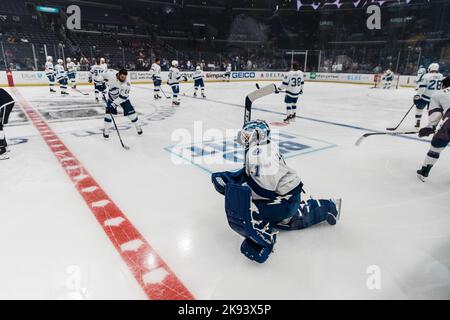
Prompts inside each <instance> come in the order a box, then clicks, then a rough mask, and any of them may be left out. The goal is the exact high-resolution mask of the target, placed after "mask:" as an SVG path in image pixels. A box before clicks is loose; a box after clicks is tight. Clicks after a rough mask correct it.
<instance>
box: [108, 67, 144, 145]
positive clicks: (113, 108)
mask: <svg viewBox="0 0 450 320" xmlns="http://www.w3.org/2000/svg"><path fill="white" fill-rule="evenodd" d="M127 77H128V72H127V70H125V69H120V70H119V71H116V70H108V71H107V72H105V73H103V79H104V81H105V83H106V86H107V88H108V94H107V96H108V99H107V101H106V112H105V119H104V128H103V137H104V138H105V139H108V138H109V131H110V130H111V128H112V126H113V124H112V122H113V119H112V117H113V115H116V114H117V107H119V106H120V107H121V108H122V109H123V115H124V116H126V117H128V118H129V119H130V121H131V123H133V124H134V126H135V128H136V131H137V133H138V135H141V134H142V133H143V131H142V127H141V125H140V123H139V119H138V116H137V114H136V111H135V110H134V107H133V105H132V104H131V102H130V90H131V84H130V82H129V81H128V79H127Z"/></svg>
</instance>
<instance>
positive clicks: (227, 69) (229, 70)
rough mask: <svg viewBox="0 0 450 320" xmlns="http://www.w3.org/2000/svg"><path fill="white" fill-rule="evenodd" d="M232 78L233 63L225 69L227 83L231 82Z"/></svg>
mask: <svg viewBox="0 0 450 320" xmlns="http://www.w3.org/2000/svg"><path fill="white" fill-rule="evenodd" d="M230 78H231V63H229V64H227V67H226V69H225V81H226V82H230Z"/></svg>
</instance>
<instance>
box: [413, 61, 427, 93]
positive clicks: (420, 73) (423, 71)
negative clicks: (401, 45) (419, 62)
mask: <svg viewBox="0 0 450 320" xmlns="http://www.w3.org/2000/svg"><path fill="white" fill-rule="evenodd" d="M426 73H427V70H426V69H425V68H424V67H423V66H420V67H419V70H417V77H416V80H414V82H415V83H416V91H417V90H418V89H419V85H420V83H421V82H422V79H423V76H424V75H425V74H426Z"/></svg>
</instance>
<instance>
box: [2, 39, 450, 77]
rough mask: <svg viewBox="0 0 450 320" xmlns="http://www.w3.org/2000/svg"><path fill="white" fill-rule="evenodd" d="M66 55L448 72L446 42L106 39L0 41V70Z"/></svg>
mask: <svg viewBox="0 0 450 320" xmlns="http://www.w3.org/2000/svg"><path fill="white" fill-rule="evenodd" d="M47 56H52V57H53V61H54V62H55V63H56V61H57V59H63V60H64V61H65V60H66V58H67V57H70V58H72V59H73V58H76V59H77V60H78V61H79V62H80V63H81V70H89V65H91V64H92V63H93V61H94V60H95V58H97V57H104V58H105V59H106V60H107V62H108V64H109V66H110V67H112V68H118V67H125V68H127V69H129V70H138V71H143V70H145V71H147V70H149V68H150V66H151V62H152V61H153V60H154V58H155V57H156V56H159V57H161V58H162V68H163V70H168V68H169V67H170V60H172V59H177V60H179V62H180V67H181V69H184V70H187V69H193V68H194V67H195V66H196V65H197V64H202V66H203V67H204V69H205V70H209V71H224V70H225V68H226V65H227V64H231V65H232V69H233V71H241V70H244V71H245V70H246V71H251V70H288V69H289V68H290V67H291V65H292V63H293V62H294V61H298V62H299V63H300V66H301V68H302V69H303V70H304V71H311V72H336V73H339V72H349V73H380V72H382V71H384V70H386V69H388V68H389V69H391V70H392V71H394V72H395V73H397V74H414V73H415V72H416V71H417V69H418V67H419V66H420V65H423V66H428V65H429V64H430V63H432V62H438V63H439V64H440V65H441V72H442V73H444V74H448V73H449V72H450V47H445V46H441V47H438V46H424V47H407V48H406V49H390V48H385V47H382V48H373V47H370V46H367V47H365V46H358V47H356V46H353V47H350V48H348V49H328V50H315V49H314V50H307V49H305V50H298V49H293V50H274V49H268V48H264V47H262V48H261V47H260V48H255V47H248V48H245V47H244V48H243V47H223V48H218V49H217V50H216V51H199V50H198V51H192V50H191V51H183V50H177V49H175V48H174V47H172V46H170V45H168V44H165V45H160V46H158V49H157V50H155V48H154V47H152V46H150V45H148V46H147V45H144V47H139V46H138V47H135V48H129V47H125V46H120V45H117V46H112V45H91V46H89V45H81V46H77V45H63V44H48V45H46V44H33V43H28V42H19V43H17V42H8V41H0V70H5V69H11V70H43V68H44V64H45V62H46V57H47Z"/></svg>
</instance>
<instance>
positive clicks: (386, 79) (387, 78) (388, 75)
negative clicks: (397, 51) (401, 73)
mask: <svg viewBox="0 0 450 320" xmlns="http://www.w3.org/2000/svg"><path fill="white" fill-rule="evenodd" d="M381 81H382V83H383V89H390V88H391V87H392V82H393V81H394V73H393V72H392V71H391V69H387V70H386V71H385V72H384V74H383V76H382V77H381Z"/></svg>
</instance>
